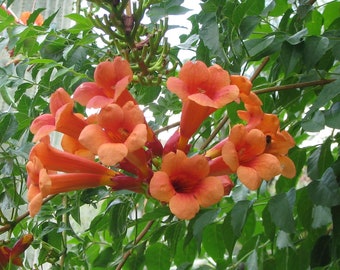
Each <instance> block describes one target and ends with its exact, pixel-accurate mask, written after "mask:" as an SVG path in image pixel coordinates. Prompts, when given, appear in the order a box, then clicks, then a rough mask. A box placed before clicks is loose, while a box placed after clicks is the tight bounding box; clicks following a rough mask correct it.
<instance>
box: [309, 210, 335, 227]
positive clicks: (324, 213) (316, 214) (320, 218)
mask: <svg viewBox="0 0 340 270" xmlns="http://www.w3.org/2000/svg"><path fill="white" fill-rule="evenodd" d="M330 223H332V215H331V209H330V208H329V207H325V206H322V205H315V206H314V208H313V223H312V228H314V229H317V228H320V227H323V226H328V225H329V224H330Z"/></svg>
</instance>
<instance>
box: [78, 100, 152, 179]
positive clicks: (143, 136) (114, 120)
mask: <svg viewBox="0 0 340 270" xmlns="http://www.w3.org/2000/svg"><path fill="white" fill-rule="evenodd" d="M97 121H98V123H97V124H91V125H88V126H86V127H85V128H84V129H83V130H82V132H81V134H80V136H79V141H80V143H81V144H82V145H84V146H85V147H87V148H88V149H89V150H90V151H92V153H94V154H96V155H98V157H99V160H100V161H101V162H102V163H103V164H105V165H108V166H114V165H116V164H117V163H119V162H121V161H122V160H123V159H124V158H126V159H128V160H129V161H130V162H131V163H132V164H135V165H137V166H138V167H139V168H140V169H141V170H142V172H143V174H145V176H146V175H149V169H148V165H147V163H146V157H145V151H144V149H143V147H144V146H145V143H146V141H147V128H146V125H145V124H144V115H143V112H142V111H141V110H140V109H139V107H138V106H137V105H135V104H134V103H133V102H132V101H129V102H127V103H126V104H125V105H124V106H123V107H120V106H119V105H117V104H109V105H107V106H105V107H103V108H102V109H101V110H100V112H99V113H98V116H97ZM143 153H144V154H143Z"/></svg>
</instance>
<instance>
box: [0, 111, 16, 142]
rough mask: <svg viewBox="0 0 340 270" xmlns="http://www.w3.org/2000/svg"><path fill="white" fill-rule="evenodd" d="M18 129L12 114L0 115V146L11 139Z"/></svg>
mask: <svg viewBox="0 0 340 270" xmlns="http://www.w3.org/2000/svg"><path fill="white" fill-rule="evenodd" d="M17 128H18V122H17V120H16V118H15V116H14V115H13V114H12V113H1V114H0V130H1V132H0V144H2V143H4V142H6V141H7V140H8V139H9V138H10V137H12V136H13V135H14V134H15V133H16V131H17Z"/></svg>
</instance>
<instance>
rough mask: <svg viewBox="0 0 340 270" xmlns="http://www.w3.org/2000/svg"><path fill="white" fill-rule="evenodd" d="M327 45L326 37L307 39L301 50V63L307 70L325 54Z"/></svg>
mask: <svg viewBox="0 0 340 270" xmlns="http://www.w3.org/2000/svg"><path fill="white" fill-rule="evenodd" d="M328 44H329V39H328V38H326V37H319V36H311V37H307V38H306V40H305V44H304V50H303V61H304V64H305V66H306V69H307V70H310V69H311V68H313V67H314V66H315V65H316V63H317V62H318V61H319V60H320V59H321V57H322V56H323V55H324V54H325V52H326V50H327V47H328Z"/></svg>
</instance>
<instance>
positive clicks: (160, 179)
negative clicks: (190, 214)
mask: <svg viewBox="0 0 340 270" xmlns="http://www.w3.org/2000/svg"><path fill="white" fill-rule="evenodd" d="M149 189H150V194H151V196H152V197H154V198H156V199H157V200H159V201H161V202H169V201H170V199H171V198H172V197H173V196H174V195H175V194H176V192H175V189H174V187H173V186H172V184H171V182H170V179H169V176H168V175H167V174H166V173H165V172H162V171H158V172H155V173H154V175H153V176H152V178H151V181H150V186H149Z"/></svg>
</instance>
